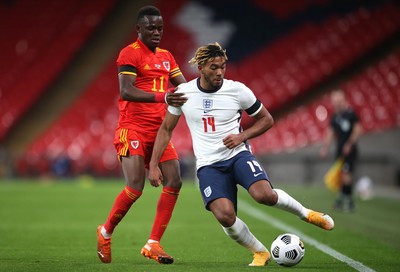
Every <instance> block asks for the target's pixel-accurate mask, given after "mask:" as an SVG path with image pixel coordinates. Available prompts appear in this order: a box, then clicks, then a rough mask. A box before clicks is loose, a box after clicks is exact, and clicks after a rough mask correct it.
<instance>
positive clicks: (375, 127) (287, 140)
mask: <svg viewBox="0 0 400 272" xmlns="http://www.w3.org/2000/svg"><path fill="white" fill-rule="evenodd" d="M340 87H341V88H342V89H343V91H344V92H345V94H346V96H347V97H348V100H349V103H350V105H351V106H352V107H353V108H354V110H355V111H356V112H357V114H358V115H359V117H360V121H361V124H362V126H363V129H364V131H365V132H366V133H371V132H377V131H383V130H387V129H391V128H393V127H400V91H399V90H400V50H397V51H395V52H393V53H391V54H390V55H389V56H387V57H386V58H384V59H383V60H380V61H379V62H378V63H376V64H375V65H371V66H369V67H367V68H366V69H365V71H363V72H361V73H360V74H358V75H357V76H356V77H354V78H352V79H351V80H350V81H348V82H345V83H344V84H343V85H342V86H340ZM331 113H332V106H331V105H330V101H329V93H327V94H325V95H323V97H321V98H319V99H317V100H314V101H312V102H311V103H309V104H308V105H302V106H298V107H297V108H296V109H295V110H294V111H292V112H290V113H289V114H287V115H286V116H284V117H283V118H281V119H280V120H279V121H278V122H277V123H276V124H275V126H274V127H273V128H272V129H271V130H270V131H269V132H268V133H266V134H263V135H262V136H260V137H258V138H256V139H254V140H253V141H252V145H253V149H254V151H255V152H256V153H258V154H265V153H270V152H274V153H277V152H280V151H282V150H288V149H289V150H290V149H292V150H294V149H297V148H301V147H305V146H307V145H309V144H313V143H316V142H318V141H321V139H322V137H323V134H324V128H326V127H327V125H328V123H329V116H330V114H331Z"/></svg>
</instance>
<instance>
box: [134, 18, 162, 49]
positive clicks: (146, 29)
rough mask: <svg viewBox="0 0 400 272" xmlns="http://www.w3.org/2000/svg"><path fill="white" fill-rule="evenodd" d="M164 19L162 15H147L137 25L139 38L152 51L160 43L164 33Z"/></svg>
mask: <svg viewBox="0 0 400 272" xmlns="http://www.w3.org/2000/svg"><path fill="white" fill-rule="evenodd" d="M163 27H164V24H163V19H162V17H161V16H145V17H144V18H143V19H141V20H140V21H139V23H138V24H137V26H136V31H137V32H138V35H139V39H140V40H141V41H142V42H143V43H144V44H145V45H146V46H147V47H148V48H150V49H151V50H152V51H154V50H155V49H156V47H158V46H159V45H160V42H161V37H162V34H163Z"/></svg>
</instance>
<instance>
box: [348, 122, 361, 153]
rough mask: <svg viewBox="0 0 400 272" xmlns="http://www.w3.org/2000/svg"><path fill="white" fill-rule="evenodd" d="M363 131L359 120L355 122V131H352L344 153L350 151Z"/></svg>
mask: <svg viewBox="0 0 400 272" xmlns="http://www.w3.org/2000/svg"><path fill="white" fill-rule="evenodd" d="M362 133H363V129H362V126H361V124H360V123H359V122H357V123H355V124H354V128H353V131H352V132H351V135H350V137H349V140H348V141H347V142H346V144H345V145H344V146H343V154H344V155H348V154H349V153H350V150H351V148H352V146H353V145H354V144H355V143H357V141H358V139H359V138H360V137H361V135H362Z"/></svg>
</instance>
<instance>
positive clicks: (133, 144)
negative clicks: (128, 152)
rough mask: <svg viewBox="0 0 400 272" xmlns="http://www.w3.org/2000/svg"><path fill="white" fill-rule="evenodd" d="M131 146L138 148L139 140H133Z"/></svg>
mask: <svg viewBox="0 0 400 272" xmlns="http://www.w3.org/2000/svg"><path fill="white" fill-rule="evenodd" d="M131 146H132V147H133V148H134V149H137V148H138V147H139V141H137V140H136V141H131Z"/></svg>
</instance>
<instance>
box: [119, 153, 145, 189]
mask: <svg viewBox="0 0 400 272" xmlns="http://www.w3.org/2000/svg"><path fill="white" fill-rule="evenodd" d="M121 164H122V171H123V173H124V177H125V182H126V185H128V186H129V187H131V188H133V189H135V190H139V191H142V190H143V187H144V180H145V174H146V173H145V168H144V159H143V157H142V156H140V155H133V156H127V157H121Z"/></svg>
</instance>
